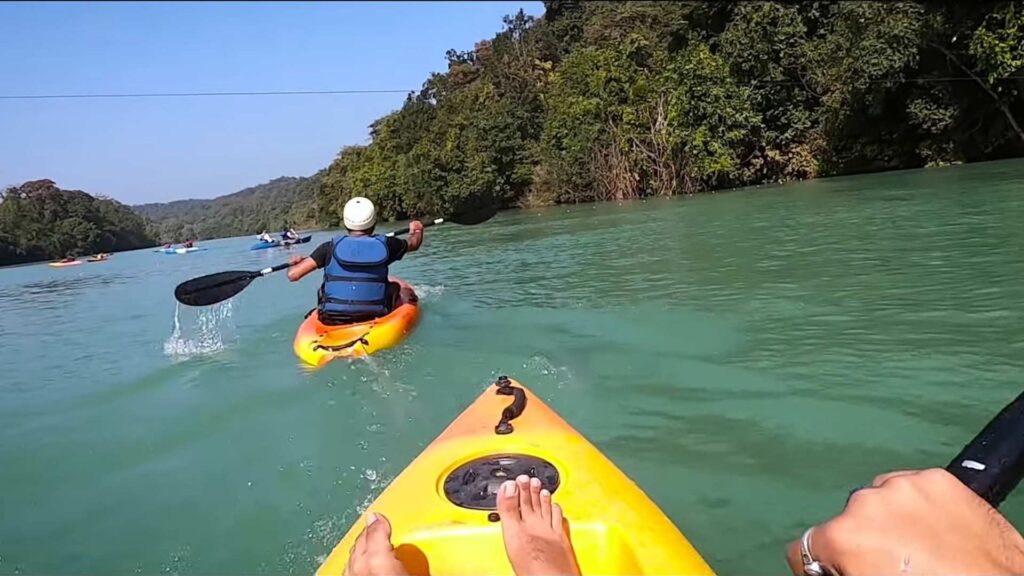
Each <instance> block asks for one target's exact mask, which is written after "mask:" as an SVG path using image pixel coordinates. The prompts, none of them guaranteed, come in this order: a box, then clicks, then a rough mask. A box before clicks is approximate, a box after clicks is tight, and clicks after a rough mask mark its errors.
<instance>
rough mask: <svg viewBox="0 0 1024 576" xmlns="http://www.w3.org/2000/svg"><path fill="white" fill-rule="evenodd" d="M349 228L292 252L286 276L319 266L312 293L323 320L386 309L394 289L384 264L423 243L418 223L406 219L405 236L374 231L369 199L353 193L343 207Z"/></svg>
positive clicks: (365, 316)
mask: <svg viewBox="0 0 1024 576" xmlns="http://www.w3.org/2000/svg"><path fill="white" fill-rule="evenodd" d="M342 216H343V220H344V222H345V229H346V230H347V231H348V234H345V235H341V236H337V237H335V238H333V239H331V240H328V241H327V242H324V243H323V244H321V245H320V246H318V247H317V248H316V250H314V251H313V253H312V254H310V255H309V256H308V257H306V258H303V257H302V256H298V255H296V256H293V257H292V258H291V260H290V261H289V262H290V263H291V268H289V269H288V279H289V280H291V281H292V282H296V281H298V280H300V279H302V278H303V277H304V276H306V275H307V274H309V273H310V272H312V271H314V270H316V269H318V268H323V269H324V279H323V284H321V286H320V291H319V292H318V295H317V300H318V304H317V311H318V315H319V317H320V321H321V322H322V323H324V324H328V325H338V324H351V323H354V322H365V321H366V320H372V319H373V318H379V317H381V316H385V315H387V313H388V312H390V311H391V308H392V306H393V304H394V302H395V298H396V297H397V295H398V292H399V286H398V284H397V283H394V282H390V281H389V280H388V266H390V265H391V264H392V263H394V262H397V261H399V260H401V259H402V257H403V256H405V254H406V253H407V252H415V251H416V250H418V249H419V247H420V246H421V245H423V223H422V222H420V221H418V220H413V221H412V222H410V223H409V240H408V241H406V240H404V239H402V238H396V237H394V236H390V237H389V236H383V235H380V234H374V233H373V230H374V227H375V226H376V224H377V210H376V208H374V206H373V202H370V200H368V199H366V198H362V197H356V198H353V199H351V200H349V201H348V202H347V203H346V204H345V209H344V210H343V213H342Z"/></svg>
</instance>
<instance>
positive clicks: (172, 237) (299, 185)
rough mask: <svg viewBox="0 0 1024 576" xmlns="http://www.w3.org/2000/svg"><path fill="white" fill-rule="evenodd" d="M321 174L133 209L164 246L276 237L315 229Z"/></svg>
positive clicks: (284, 178)
mask: <svg viewBox="0 0 1024 576" xmlns="http://www.w3.org/2000/svg"><path fill="white" fill-rule="evenodd" d="M319 184H320V174H319V173H318V174H314V175H313V176H311V177H308V178H294V177H282V178H275V179H274V180H271V181H269V182H265V183H263V184H259V185H257V186H252V187H249V188H246V189H244V190H240V191H238V192H235V193H233V194H228V195H226V196H219V197H217V198H213V199H210V200H177V201H175V202H167V203H154V204H140V205H138V206H132V208H133V209H134V210H135V211H137V212H138V213H139V214H142V215H143V216H145V217H147V218H149V219H150V220H151V221H152V222H153V229H154V235H155V236H157V238H159V240H160V242H182V241H185V240H190V239H199V240H205V239H207V238H223V237H227V236H244V235H247V234H254V235H255V234H259V233H260V232H262V231H264V230H266V231H269V232H271V233H274V232H276V231H279V230H282V229H283V227H286V226H291V227H296V228H303V227H312V226H316V214H315V207H316V204H315V195H316V190H317V188H318V186H319Z"/></svg>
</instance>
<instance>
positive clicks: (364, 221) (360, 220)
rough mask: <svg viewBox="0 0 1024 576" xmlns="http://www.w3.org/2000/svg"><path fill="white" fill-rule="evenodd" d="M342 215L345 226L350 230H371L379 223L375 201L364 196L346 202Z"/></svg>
mask: <svg viewBox="0 0 1024 576" xmlns="http://www.w3.org/2000/svg"><path fill="white" fill-rule="evenodd" d="M342 216H343V217H344V220H345V228H348V229H349V230H369V229H370V228H373V225H374V224H376V223H377V209H376V208H374V207H373V202H370V201H369V200H368V199H366V198H363V197H362V196H356V197H355V198H353V199H351V200H349V201H348V202H346V203H345V210H344V212H343V213H342Z"/></svg>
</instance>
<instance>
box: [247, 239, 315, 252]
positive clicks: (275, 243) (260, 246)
mask: <svg viewBox="0 0 1024 576" xmlns="http://www.w3.org/2000/svg"><path fill="white" fill-rule="evenodd" d="M312 239H313V237H312V236H303V237H302V238H298V239H296V240H271V241H270V242H265V241H263V240H260V241H259V242H257V243H255V244H253V245H252V246H249V250H266V249H267V248H279V247H282V246H291V245H293V244H305V243H306V242H309V241H310V240H312Z"/></svg>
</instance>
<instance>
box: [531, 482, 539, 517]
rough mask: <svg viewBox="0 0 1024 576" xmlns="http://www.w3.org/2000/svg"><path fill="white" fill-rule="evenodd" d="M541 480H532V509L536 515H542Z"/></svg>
mask: <svg viewBox="0 0 1024 576" xmlns="http://www.w3.org/2000/svg"><path fill="white" fill-rule="evenodd" d="M540 489H541V484H540V478H530V507H531V508H532V509H533V512H534V513H540Z"/></svg>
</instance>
